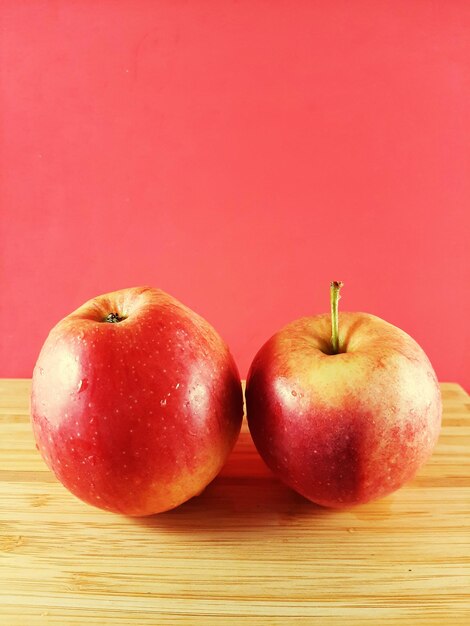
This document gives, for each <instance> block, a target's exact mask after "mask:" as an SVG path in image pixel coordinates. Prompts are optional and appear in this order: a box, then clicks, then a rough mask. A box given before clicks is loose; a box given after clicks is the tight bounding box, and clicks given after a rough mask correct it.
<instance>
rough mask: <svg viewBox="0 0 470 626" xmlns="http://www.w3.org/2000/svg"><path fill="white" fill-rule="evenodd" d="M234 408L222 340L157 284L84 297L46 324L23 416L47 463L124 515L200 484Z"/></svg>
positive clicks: (229, 443) (234, 385) (236, 398)
mask: <svg viewBox="0 0 470 626" xmlns="http://www.w3.org/2000/svg"><path fill="white" fill-rule="evenodd" d="M242 416H243V400H242V390H241V382H240V377H239V374H238V371H237V367H236V365H235V362H234V360H233V358H232V356H231V354H230V352H229V350H228V348H227V346H226V344H225V343H224V342H223V340H222V339H221V338H220V336H219V335H218V334H217V333H216V331H215V330H214V329H213V328H212V327H211V326H210V325H209V324H208V322H206V321H205V320H204V319H203V318H202V317H200V316H199V315H197V314H196V313H194V312H193V311H191V310H190V309H188V308H187V307H186V306H184V305H183V304H181V303H180V302H178V301H177V300H175V299H174V298H172V297H171V296H169V295H168V294H166V293H164V292H163V291H161V290H158V289H151V288H148V287H138V288H134V289H123V290H121V291H116V292H113V293H109V294H106V295H103V296H99V297H97V298H94V299H92V300H90V301H89V302H87V303H85V304H84V305H83V306H81V307H80V308H78V309H77V310H76V311H74V312H73V313H71V314H70V315H68V316H67V317H65V318H64V319H63V320H62V321H60V322H59V323H58V324H57V325H56V326H55V327H54V328H53V329H52V331H51V332H50V334H49V336H48V338H47V340H46V342H45V344H44V346H43V348H42V350H41V353H40V355H39V358H38V361H37V363H36V367H35V369H34V374H33V385H32V395H31V417H32V424H33V430H34V434H35V437H36V441H37V446H38V448H39V450H40V452H41V454H42V455H43V457H44V459H45V461H46V463H47V465H48V466H49V467H50V469H51V470H52V471H53V472H54V473H55V475H56V476H57V478H58V479H59V480H60V481H61V483H62V484H63V485H65V487H67V489H69V490H70V491H71V492H72V493H73V494H75V495H76V496H78V497H79V498H81V499H82V500H84V501H85V502H88V503H90V504H93V505H95V506H97V507H100V508H103V509H107V510H110V511H115V512H119V513H124V514H127V515H150V514H153V513H158V512H161V511H165V510H168V509H171V508H173V507H176V506H177V505H179V504H181V503H182V502H185V501H186V500H188V499H189V498H191V497H192V496H194V495H196V494H198V493H200V492H201V491H202V490H203V489H204V487H206V485H207V484H208V483H209V482H210V481H211V480H212V479H213V478H214V477H215V476H216V475H217V473H218V472H219V470H220V469H221V467H222V465H223V464H224V462H225V460H226V458H227V456H228V454H229V452H230V451H231V449H232V447H233V445H234V443H235V441H236V439H237V436H238V433H239V430H240V426H241V421H242Z"/></svg>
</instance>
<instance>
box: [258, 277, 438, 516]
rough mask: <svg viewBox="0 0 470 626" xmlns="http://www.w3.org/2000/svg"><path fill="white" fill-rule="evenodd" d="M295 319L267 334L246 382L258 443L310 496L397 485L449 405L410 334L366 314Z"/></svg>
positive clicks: (329, 498)
mask: <svg viewBox="0 0 470 626" xmlns="http://www.w3.org/2000/svg"><path fill="white" fill-rule="evenodd" d="M341 287H342V283H341V282H333V283H332V284H331V295H330V298H331V314H324V315H318V316H315V317H304V318H302V319H299V320H296V321H294V322H292V323H290V324H288V325H287V326H285V327H284V328H283V329H282V330H280V331H279V332H278V333H276V334H275V335H274V336H273V337H271V339H269V340H268V341H267V342H266V343H265V344H264V346H263V347H262V348H261V349H260V350H259V352H258V353H257V355H256V357H255V358H254V361H253V363H252V365H251V368H250V371H249V374H248V379H247V387H246V405H247V417H248V424H249V428H250V432H251V435H252V437H253V441H254V443H255V445H256V447H257V449H258V451H259V453H260V454H261V456H262V457H263V459H264V460H265V462H266V463H267V465H268V466H269V467H270V468H271V470H272V471H273V472H274V473H275V474H276V475H277V476H278V477H279V478H280V479H281V480H283V481H284V482H285V483H286V484H287V485H289V486H290V487H292V488H293V489H295V490H296V491H297V492H299V493H300V494H302V495H303V496H305V497H306V498H308V499H309V500H312V501H313V502H315V503H317V504H320V505H323V506H328V507H337V508H341V507H348V506H351V505H356V504H360V503H365V502H368V501H369V500H373V499H375V498H380V497H383V496H385V495H387V494H390V493H392V492H393V491H395V490H397V489H398V488H399V487H401V486H402V485H403V484H404V483H406V482H407V481H409V480H410V479H411V478H413V476H414V475H415V474H416V472H417V471H418V470H419V468H420V467H421V466H422V465H423V463H425V461H426V460H427V459H428V457H429V456H430V454H431V453H432V450H433V448H434V446H435V444H436V441H437V439H438V436H439V432H440V425H441V415H442V403H441V396H440V390H439V386H438V382H437V378H436V375H435V373H434V370H433V368H432V366H431V363H430V362H429V359H428V358H427V356H426V354H425V353H424V351H423V350H422V349H421V347H420V346H419V345H418V344H417V343H416V341H414V340H413V339H412V338H411V337H410V336H409V335H408V334H406V333H405V332H404V331H402V330H400V329H399V328H397V327H395V326H393V325H392V324H389V323H388V322H385V321H384V320H382V319H380V318H378V317H376V316H374V315H370V314H367V313H339V314H338V300H339V291H340V289H341Z"/></svg>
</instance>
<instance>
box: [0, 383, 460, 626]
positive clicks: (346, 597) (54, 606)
mask: <svg viewBox="0 0 470 626" xmlns="http://www.w3.org/2000/svg"><path fill="white" fill-rule="evenodd" d="M29 387H30V381H29V380H0V624H2V625H5V626H35V625H38V624H41V625H43V624H44V625H45V624H57V625H60V626H69V625H70V624H74V625H76V626H84V625H94V624H96V625H98V624H100V625H107V624H110V625H118V624H119V625H122V626H124V625H129V626H132V625H136V626H137V625H139V626H146V625H149V624H152V625H154V624H155V625H158V626H160V625H166V624H174V625H181V624H190V625H194V626H199V625H200V626H202V625H204V626H210V625H212V624H214V625H215V624H217V625H219V624H220V625H225V624H228V625H230V626H235V625H238V624H240V623H244V624H250V626H251V625H258V624H260V625H269V626H278V625H279V626H289V625H291V624H302V625H307V624H313V623H317V624H320V625H322V626H323V625H327V626H328V625H332V624H345V623H346V624H348V626H354V625H357V624H390V625H392V624H393V625H394V626H395V625H398V626H400V625H403V624H410V625H411V624H412V625H413V626H417V625H421V624H422V625H424V624H426V625H427V626H429V625H433V624H436V625H437V624H439V625H440V624H446V625H449V626H454V625H455V624H465V625H468V624H470V397H469V396H468V395H467V394H466V393H465V391H464V390H463V389H462V388H461V387H459V386H458V385H456V384H452V383H444V384H442V394H443V400H444V419H443V429H442V434H441V437H440V440H439V443H438V446H437V448H436V450H435V453H434V455H433V457H432V459H431V460H430V461H429V462H428V464H427V465H426V467H425V468H423V469H422V470H421V471H420V473H419V474H418V476H417V477H416V478H415V480H414V481H412V482H411V483H410V484H408V485H407V486H405V487H404V488H402V489H401V490H400V491H398V492H396V493H395V494H393V495H391V496H389V497H387V498H385V499H383V500H380V501H378V502H373V503H371V504H368V505H364V506H360V507H357V508H355V509H350V510H348V511H342V512H338V511H331V510H327V509H322V508H320V507H317V506H315V505H313V504H311V503H309V502H308V501H306V500H304V499H303V498H302V497H300V496H298V495H296V494H295V493H294V492H292V491H290V490H289V489H288V488H287V487H284V486H283V485H282V484H281V483H279V482H278V481H277V480H275V479H274V478H273V477H272V475H271V474H270V472H269V471H268V469H267V468H266V467H265V466H264V464H263V462H262V461H261V459H260V458H259V457H258V455H257V453H256V451H255V449H254V447H253V444H252V443H251V440H250V436H249V433H248V432H247V429H246V427H244V429H243V431H242V434H241V436H240V439H239V442H238V444H237V446H236V448H235V450H234V452H233V454H232V455H231V457H230V459H229V461H228V463H227V465H226V467H225V468H224V470H223V471H222V473H221V475H220V476H219V477H218V478H217V479H216V480H215V481H214V482H213V483H212V484H211V485H210V486H209V487H208V488H207V489H206V490H205V492H204V493H203V494H202V495H201V496H199V497H197V498H194V499H193V500H191V501H190V502H188V503H186V504H184V505H182V506H181V507H179V508H178V509H175V510H173V511H171V512H168V513H164V514H161V515H157V516H154V517H152V518H143V519H128V518H125V517H122V516H118V515H113V514H111V513H106V512H104V511H100V510H98V509H94V508H92V507H90V506H88V505H86V504H83V503H82V502H80V501H79V500H77V499H76V498H75V497H73V496H72V495H70V494H69V493H68V492H67V491H66V490H65V489H64V488H63V487H62V485H60V484H59V483H58V482H57V481H56V480H55V478H54V477H53V476H52V474H51V473H50V472H49V471H48V469H47V468H46V466H45V464H44V463H43V461H42V459H41V458H40V456H39V453H38V452H37V451H36V449H35V446H34V442H33V437H32V433H31V428H30V424H29V412H28V394H29ZM315 618H316V619H315Z"/></svg>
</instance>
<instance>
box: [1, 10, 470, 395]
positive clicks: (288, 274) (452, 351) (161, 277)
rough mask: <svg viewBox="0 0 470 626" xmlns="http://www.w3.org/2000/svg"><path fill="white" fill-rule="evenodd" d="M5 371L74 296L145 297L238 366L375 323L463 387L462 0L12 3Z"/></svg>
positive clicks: (469, 197) (5, 116)
mask: <svg viewBox="0 0 470 626" xmlns="http://www.w3.org/2000/svg"><path fill="white" fill-rule="evenodd" d="M0 11H1V14H2V15H1V17H2V31H1V38H0V41H1V43H0V54H1V59H0V62H1V67H2V78H1V84H0V86H1V138H0V142H1V143H0V148H1V152H0V168H1V170H0V176H1V178H0V200H1V208H0V210H1V221H0V228H1V231H0V243H1V249H0V272H1V276H0V278H1V294H0V298H1V299H0V307H1V309H0V329H1V331H0V332H1V335H0V376H30V375H31V371H32V367H33V364H34V361H35V359H36V356H37V353H38V351H39V349H40V346H41V344H42V342H43V341H44V339H45V337H46V334H47V332H48V330H49V329H50V327H51V326H52V325H53V324H54V323H55V322H56V321H58V320H59V319H60V318H61V317H63V316H64V315H65V314H67V313H68V312H70V311H71V310H73V309H74V308H76V307H77V306H78V305H80V304H81V303H82V302H83V301H84V300H86V299H88V298H90V297H92V296H94V295H97V294H99V293H103V292H106V291H111V290H114V289H117V288H121V287H126V286H133V285H139V284H150V285H153V286H158V287H161V288H163V289H165V290H166V291H168V292H170V293H171V294H173V295H174V296H176V297H178V298H179V299H180V300H182V301H183V302H185V303H186V304H187V305H189V306H190V307H192V308H193V309H195V310H196V311H198V312H199V313H201V314H202V315H204V316H205V317H206V318H207V319H208V320H209V321H210V322H211V323H212V324H213V325H214V326H215V327H216V328H217V329H218V330H219V332H220V333H221V334H222V335H223V336H224V338H225V339H226V340H227V341H228V343H229V344H230V346H231V348H232V351H233V353H234V355H235V357H236V359H237V362H238V364H239V366H240V371H241V373H242V375H245V374H246V372H247V368H248V366H249V363H250V362H251V359H252V357H253V356H254V354H255V352H256V351H257V349H258V348H259V347H260V345H261V344H262V343H263V342H264V341H265V340H266V339H267V338H268V337H269V336H270V335H271V334H272V333H273V332H274V331H276V330H277V329H278V328H279V327H280V326H282V325H283V324H285V323H286V322H288V321H290V320H292V319H294V318H296V317H299V316H301V315H309V314H315V313H319V312H323V311H326V310H327V309H328V306H329V300H328V287H329V282H330V280H332V279H336V280H343V281H344V282H345V288H344V290H343V299H342V301H341V305H342V307H343V310H363V311H368V312H371V313H375V314H376V315H379V316H381V317H383V318H385V319H387V320H388V321H390V322H392V323H393V324H396V325H398V326H400V327H402V328H403V329H404V330H406V331H407V332H408V333H410V334H411V335H412V336H414V337H415V338H416V339H417V340H418V342H419V343H420V344H421V345H422V346H423V348H424V349H425V350H426V352H427V353H428V355H429V357H430V358H431V361H432V362H433V364H434V366H435V368H436V371H437V374H438V376H439V378H440V380H452V381H457V382H460V383H461V384H463V385H465V386H466V387H467V389H469V388H470V368H469V360H468V350H469V328H470V324H469V313H470V307H469V290H468V286H469V282H470V272H469V253H468V245H469V244H468V242H469V230H470V229H469V226H470V223H469V222H470V220H469V211H470V209H469V207H470V114H469V112H470V3H469V2H467V1H466V0H462V1H460V2H459V1H452V0H440V1H434V2H428V1H426V0H420V1H417V0H415V1H412V0H402V1H396V2H389V1H387V2H385V1H377V0H370V1H360V0H359V1H356V2H350V1H346V0H345V1H339V0H338V1H329V0H325V1H323V2H320V1H316V2H315V1H311V0H308V1H307V0H306V1H299V0H298V1H296V2H292V1H288V0H285V1H281V0H278V1H274V2H269V1H268V0H264V1H254V0H242V1H239V2H236V1H220V2H212V1H211V0H205V1H202V0H201V1H197V0H194V1H191V2H184V1H183V0H168V1H161V0H160V1H159V2H154V1H139V2H133V1H131V0H114V1H113V2H95V1H93V0H89V1H84V0H81V1H80V0H78V1H75V2H68V1H65V0H64V1H62V2H61V1H57V0H56V1H54V2H53V1H48V2H46V1H39V0H35V1H33V0H31V1H24V2H16V1H14V0H11V1H10V2H7V1H4V2H2V4H1V9H0Z"/></svg>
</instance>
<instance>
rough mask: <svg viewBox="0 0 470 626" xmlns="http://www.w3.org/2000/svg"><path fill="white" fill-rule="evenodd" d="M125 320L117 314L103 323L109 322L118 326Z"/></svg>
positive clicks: (111, 314) (107, 317)
mask: <svg viewBox="0 0 470 626" xmlns="http://www.w3.org/2000/svg"><path fill="white" fill-rule="evenodd" d="M123 319H125V318H124V317H121V316H120V315H118V314H117V313H110V314H109V315H107V316H106V317H105V318H104V320H103V322H108V323H109V324H117V323H118V322H122V320H123Z"/></svg>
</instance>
